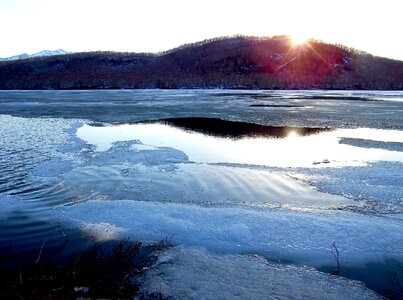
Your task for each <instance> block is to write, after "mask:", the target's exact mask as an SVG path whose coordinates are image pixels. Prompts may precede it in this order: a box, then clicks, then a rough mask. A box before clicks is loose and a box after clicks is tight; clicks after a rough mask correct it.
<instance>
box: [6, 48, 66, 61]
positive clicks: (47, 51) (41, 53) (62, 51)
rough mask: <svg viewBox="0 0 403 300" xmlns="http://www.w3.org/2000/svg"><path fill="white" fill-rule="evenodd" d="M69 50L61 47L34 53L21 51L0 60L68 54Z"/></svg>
mask: <svg viewBox="0 0 403 300" xmlns="http://www.w3.org/2000/svg"><path fill="white" fill-rule="evenodd" d="M69 53H71V52H68V51H65V50H63V49H57V50H54V51H50V50H44V51H41V52H38V53H34V54H31V55H29V54H27V53H23V54H20V55H14V56H10V57H5V58H0V61H10V60H18V59H27V58H33V57H42V56H52V55H61V54H69Z"/></svg>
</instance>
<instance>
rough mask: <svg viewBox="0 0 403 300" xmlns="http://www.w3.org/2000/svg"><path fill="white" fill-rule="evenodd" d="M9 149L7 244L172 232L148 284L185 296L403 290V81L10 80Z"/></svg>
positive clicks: (4, 195)
mask: <svg viewBox="0 0 403 300" xmlns="http://www.w3.org/2000/svg"><path fill="white" fill-rule="evenodd" d="M0 145H1V148H0V201H1V203H2V205H1V210H2V213H1V217H0V243H1V245H0V246H2V247H7V246H10V245H12V247H13V251H16V252H18V251H21V252H24V251H26V249H29V248H32V247H38V245H39V246H40V245H42V243H43V242H44V240H45V239H46V241H47V243H49V244H52V243H53V244H57V243H62V242H63V239H62V237H63V235H64V234H66V233H69V232H74V234H77V232H79V233H80V235H84V236H85V237H91V238H92V239H95V240H107V239H117V238H123V237H131V238H132V239H134V240H137V239H138V240H142V241H145V242H153V241H159V240H162V239H165V238H166V237H171V236H172V242H173V243H174V245H175V247H173V248H172V249H170V250H169V251H167V252H166V253H164V254H163V255H162V256H161V257H160V260H161V263H160V264H159V265H157V266H156V268H155V269H153V270H151V271H150V272H148V273H147V275H146V276H145V277H144V279H143V280H144V284H143V291H142V293H144V294H147V293H152V292H158V293H162V294H163V295H165V296H167V297H168V296H172V297H174V298H195V299H199V298H203V297H205V298H212V297H213V295H214V293H221V295H222V297H223V298H245V297H248V296H249V297H250V298H265V296H267V295H273V296H277V297H278V298H296V297H297V298H298V297H302V298H324V297H330V298H340V299H344V298H345V297H346V295H347V294H348V298H356V299H362V298H376V297H377V295H376V294H375V293H373V292H371V291H370V290H367V289H366V288H364V286H362V285H361V284H360V283H359V282H357V281H352V280H351V279H354V280H359V281H362V282H364V283H365V284H366V285H367V286H368V287H369V288H370V289H372V290H374V291H376V292H377V293H380V294H383V295H389V294H388V293H390V291H392V293H395V294H393V295H395V296H396V295H398V296H399V293H402V286H401V283H400V282H403V273H402V269H401V266H402V264H403V235H402V228H403V226H402V225H403V184H402V182H403V92H371V91H360V92H358V91H357V92H354V91H345V92H344V91H221V90H183V91H182V90H179V91H178V90H176V91H164V90H161V91H160V90H150V91H147V90H134V91H126V90H125V91H116V90H114V91H0ZM72 234H73V233H72ZM333 243H335V244H336V245H337V248H338V251H339V252H340V265H341V268H340V275H341V276H339V277H336V276H333V275H331V274H330V273H331V272H332V271H333V270H334V269H335V267H336V261H335V258H334V256H333V254H332V252H331V246H332V244H333ZM78 246H79V245H77V247H78ZM206 266H210V267H209V268H208V269H206ZM239 270H241V271H239ZM200 272H202V274H203V276H201V275H200V274H201V273H200ZM240 272H241V273H240ZM246 274H247V276H246ZM273 278H276V280H274V281H273ZM280 278H281V279H280ZM235 279H236V280H235ZM263 279H264V280H263ZM268 281H272V282H273V283H272V284H271V285H270V284H267V282H268ZM301 282H304V283H303V285H304V286H305V288H304V289H303V290H301V288H300V287H301ZM155 283H158V287H159V290H158V291H156V290H155V286H156V285H155ZM206 286H208V287H209V288H208V289H207V288H205V287H206ZM346 293H347V294H346ZM209 295H210V296H209ZM400 295H401V294H400ZM213 298H214V297H213Z"/></svg>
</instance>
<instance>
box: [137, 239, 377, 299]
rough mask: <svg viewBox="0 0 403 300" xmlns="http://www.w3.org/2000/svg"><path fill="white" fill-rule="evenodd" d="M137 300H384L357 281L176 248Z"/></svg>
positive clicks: (255, 258) (161, 259)
mask: <svg viewBox="0 0 403 300" xmlns="http://www.w3.org/2000/svg"><path fill="white" fill-rule="evenodd" d="M139 294H140V295H139V299H142V298H147V296H148V297H150V296H151V295H154V296H161V297H162V298H164V299H170V298H174V299H217V298H219V299H268V298H270V299H357V300H358V299H381V297H379V296H378V295H376V294H375V293H374V292H372V291H370V290H368V289H367V288H365V287H364V285H362V284H361V283H359V282H356V281H351V280H346V279H344V278H341V277H337V276H332V275H329V274H324V273H320V272H318V271H316V270H314V269H312V268H308V267H295V266H290V265H281V264H276V263H271V262H268V261H266V260H265V259H263V258H261V257H259V256H256V255H221V256H219V255H213V254H211V253H209V252H207V251H202V250H197V249H187V248H183V247H177V248H172V249H169V250H168V251H166V252H165V253H163V254H162V255H161V256H160V257H159V260H158V263H157V266H156V267H154V268H152V269H151V270H150V271H148V272H147V273H146V275H145V276H144V279H143V281H142V287H141V290H140V293H139Z"/></svg>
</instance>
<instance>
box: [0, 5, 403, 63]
mask: <svg viewBox="0 0 403 300" xmlns="http://www.w3.org/2000/svg"><path fill="white" fill-rule="evenodd" d="M402 13H403V0H337V1H336V0H335V1H329V0H276V1H273V0H266V1H264V0H244V1H240V0H193V1H192V0H187V1H186V0H147V1H146V0H0V57H7V56H12V55H16V54H21V53H25V52H26V53H28V54H32V53H35V52H39V51H42V50H55V49H58V48H62V49H64V50H67V51H74V52H78V51H95V50H112V51H130V52H157V51H163V50H168V49H171V48H174V47H177V46H179V45H182V44H185V43H191V42H197V41H201V40H204V39H207V38H213V37H219V36H225V35H235V34H245V35H254V36H273V35H282V34H291V35H303V36H306V37H312V38H317V39H322V40H324V41H328V42H335V43H341V44H344V45H346V46H351V47H354V48H357V49H359V50H364V51H366V52H369V53H372V54H374V55H379V56H384V57H389V58H394V59H400V60H403V33H402V32H403V17H402Z"/></svg>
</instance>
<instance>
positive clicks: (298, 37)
mask: <svg viewBox="0 0 403 300" xmlns="http://www.w3.org/2000/svg"><path fill="white" fill-rule="evenodd" d="M308 39H309V37H308V36H307V35H306V34H301V33H294V34H292V35H291V42H292V44H293V45H294V46H299V45H303V44H305V43H306V42H307V41H308Z"/></svg>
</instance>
